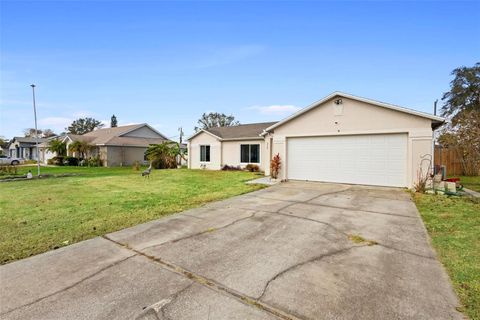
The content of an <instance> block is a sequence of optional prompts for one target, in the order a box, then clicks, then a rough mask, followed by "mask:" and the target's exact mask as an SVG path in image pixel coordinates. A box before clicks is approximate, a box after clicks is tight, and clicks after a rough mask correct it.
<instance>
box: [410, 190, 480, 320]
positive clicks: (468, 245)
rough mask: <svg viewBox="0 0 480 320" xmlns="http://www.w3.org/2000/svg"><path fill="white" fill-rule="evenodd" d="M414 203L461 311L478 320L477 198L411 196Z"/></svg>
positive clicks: (479, 247)
mask: <svg viewBox="0 0 480 320" xmlns="http://www.w3.org/2000/svg"><path fill="white" fill-rule="evenodd" d="M415 202H416V204H417V207H418V210H419V211H420V214H421V216H422V218H423V221H424V222H425V225H426V227H427V230H428V233H429V234H430V237H431V239H432V244H433V246H434V248H435V250H436V251H437V253H438V256H439V259H440V261H441V262H442V263H443V265H444V266H445V268H446V269H447V272H448V274H449V275H450V279H452V282H453V286H454V288H455V290H456V292H457V294H458V296H459V298H460V300H461V303H462V305H463V307H462V310H461V311H462V312H464V313H465V314H467V315H468V316H469V317H470V318H471V319H472V320H473V319H480V236H479V235H480V201H479V199H469V198H459V197H446V196H435V195H427V194H415Z"/></svg>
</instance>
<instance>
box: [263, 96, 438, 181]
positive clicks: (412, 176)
mask: <svg viewBox="0 0 480 320" xmlns="http://www.w3.org/2000/svg"><path fill="white" fill-rule="evenodd" d="M335 99H336V98H332V99H331V100H329V101H326V102H325V103H324V104H323V105H321V106H318V107H316V108H313V109H312V110H310V111H308V112H306V113H304V114H302V115H300V116H298V117H297V118H294V119H292V120H290V121H289V122H287V123H285V124H283V125H281V126H279V127H277V128H275V129H274V132H273V134H272V136H273V143H272V153H271V154H272V155H273V154H277V153H279V154H280V159H281V161H282V166H281V169H280V176H279V178H281V179H286V178H287V177H288V173H287V172H286V167H287V164H286V161H287V158H286V154H287V143H286V141H287V138H288V137H302V136H335V135H354V134H378V133H407V134H408V148H407V149H408V150H407V161H408V163H407V182H408V187H412V186H413V183H414V181H415V180H416V172H417V171H418V168H419V165H420V161H421V159H420V158H419V157H420V155H425V154H432V129H431V120H429V119H426V118H423V117H420V116H415V115H410V114H407V113H403V112H400V111H396V110H390V109H387V108H383V107H379V106H375V105H370V104H368V103H365V102H360V101H357V100H352V99H348V98H344V97H341V99H342V101H343V104H342V106H343V111H342V112H340V113H341V115H338V114H339V110H338V109H339V107H338V106H336V105H335V104H334V100H335ZM341 108H342V107H340V109H341ZM335 109H337V110H335ZM265 139H266V140H267V139H269V136H268V135H267V136H266V137H265Z"/></svg>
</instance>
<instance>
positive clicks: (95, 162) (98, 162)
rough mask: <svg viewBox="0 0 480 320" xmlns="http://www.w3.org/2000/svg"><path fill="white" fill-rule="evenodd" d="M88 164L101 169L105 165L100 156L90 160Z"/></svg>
mask: <svg viewBox="0 0 480 320" xmlns="http://www.w3.org/2000/svg"><path fill="white" fill-rule="evenodd" d="M87 163H88V166H89V167H101V166H102V165H103V161H102V159H100V157H99V156H95V157H90V158H88V160H87Z"/></svg>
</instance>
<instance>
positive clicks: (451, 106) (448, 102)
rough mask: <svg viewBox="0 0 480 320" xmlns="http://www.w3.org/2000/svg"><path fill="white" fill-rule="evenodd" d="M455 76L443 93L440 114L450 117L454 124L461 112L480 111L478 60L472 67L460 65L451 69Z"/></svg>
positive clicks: (479, 69) (479, 66)
mask: <svg viewBox="0 0 480 320" xmlns="http://www.w3.org/2000/svg"><path fill="white" fill-rule="evenodd" d="M452 75H454V76H455V78H454V79H453V80H452V81H451V82H450V91H448V92H446V93H444V94H443V97H442V101H444V105H443V107H442V116H444V117H451V120H452V124H453V125H455V124H456V121H457V119H458V117H459V116H460V115H461V114H462V113H463V112H468V111H480V62H477V63H476V64H475V65H474V66H473V67H460V68H457V69H455V70H453V71H452Z"/></svg>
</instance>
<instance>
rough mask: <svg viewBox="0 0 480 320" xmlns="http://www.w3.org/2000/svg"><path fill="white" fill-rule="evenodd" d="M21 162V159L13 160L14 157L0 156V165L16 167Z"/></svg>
mask: <svg viewBox="0 0 480 320" xmlns="http://www.w3.org/2000/svg"><path fill="white" fill-rule="evenodd" d="M21 162H23V159H20V158H15V157H9V156H6V155H0V164H4V165H5V164H7V165H8V164H11V165H12V166H16V165H17V164H20V163H21Z"/></svg>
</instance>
